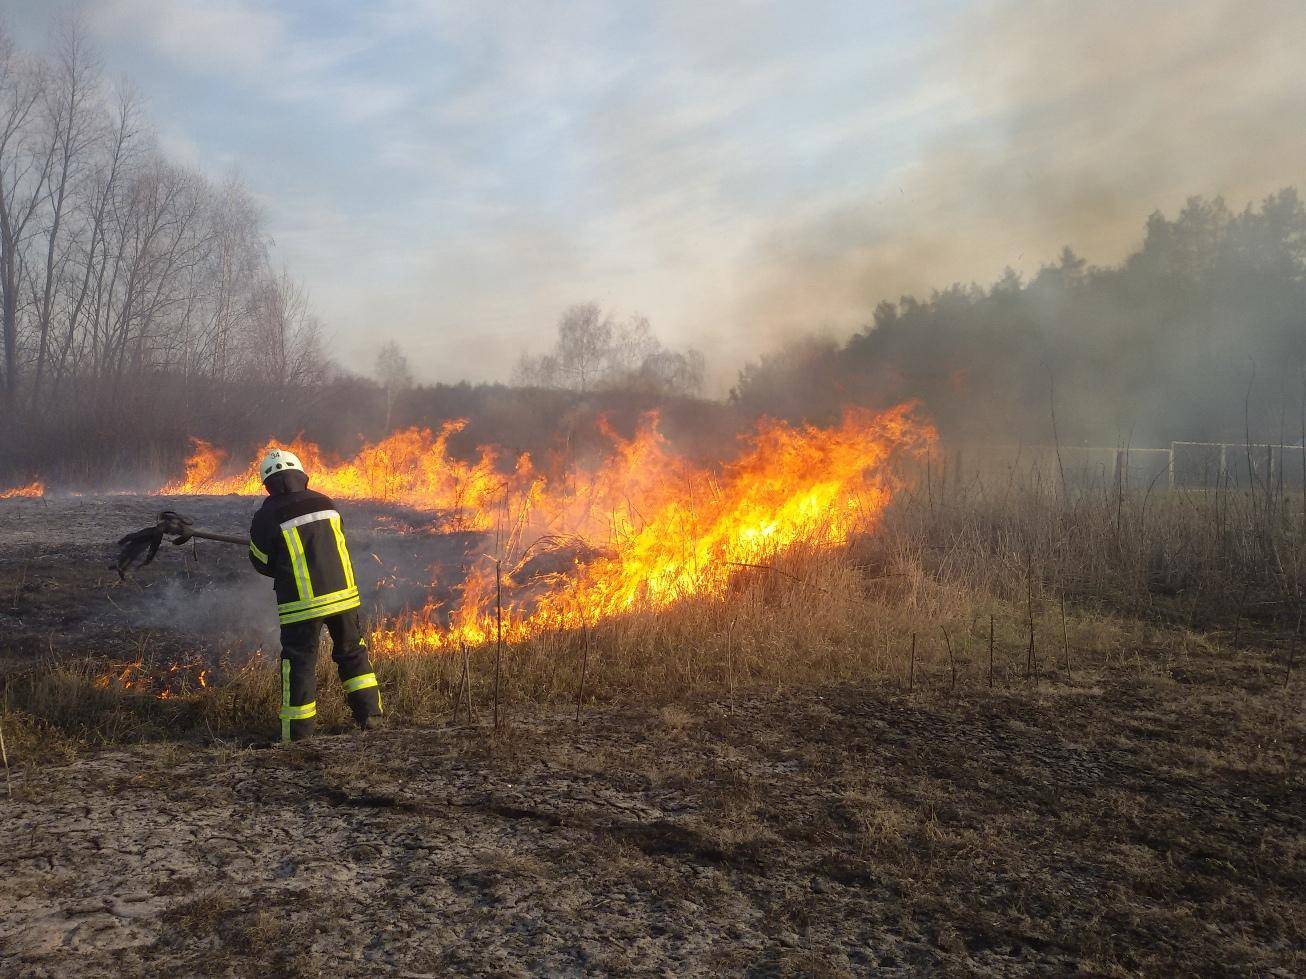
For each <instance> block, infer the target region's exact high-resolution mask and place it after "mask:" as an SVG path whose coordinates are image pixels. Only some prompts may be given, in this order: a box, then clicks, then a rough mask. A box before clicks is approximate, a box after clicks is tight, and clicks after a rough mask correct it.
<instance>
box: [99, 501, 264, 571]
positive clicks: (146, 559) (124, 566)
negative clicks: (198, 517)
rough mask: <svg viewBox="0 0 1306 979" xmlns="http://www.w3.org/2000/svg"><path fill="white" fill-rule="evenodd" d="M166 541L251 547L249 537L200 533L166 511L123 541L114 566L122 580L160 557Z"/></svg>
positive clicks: (177, 514) (188, 522)
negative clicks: (168, 539)
mask: <svg viewBox="0 0 1306 979" xmlns="http://www.w3.org/2000/svg"><path fill="white" fill-rule="evenodd" d="M165 537H171V538H172V543H174V544H185V543H186V542H187V541H188V540H191V539H192V538H197V539H199V540H215V541H220V542H222V543H224V544H240V545H242V546H244V547H248V546H249V538H248V537H237V536H235V535H233V534H218V533H214V532H213V531H211V530H200V529H199V528H198V527H196V526H195V523H194V521H192V520H191V519H190V518H189V517H184V516H182V515H181V514H180V513H178V512H177V511H176V510H164V511H162V512H161V513H160V514H159V518H158V520H157V521H156V522H155V523H154V525H153V526H150V527H145V528H143V529H141V530H135V531H132V532H131V533H130V534H126V535H125V536H123V537H122V538H120V539H119V541H118V559H117V560H116V561H115V562H114V567H115V568H117V570H118V577H119V578H120V579H126V577H127V572H128V571H129V570H130V569H131V568H132V567H133V566H136V567H143V566H144V565H147V564H149V563H150V562H151V561H153V560H154V556H155V555H156V554H158V553H159V545H161V544H162V543H163V539H164V538H165Z"/></svg>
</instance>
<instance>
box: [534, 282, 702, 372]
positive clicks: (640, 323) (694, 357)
mask: <svg viewBox="0 0 1306 979" xmlns="http://www.w3.org/2000/svg"><path fill="white" fill-rule="evenodd" d="M703 375H704V366H703V356H702V354H700V353H698V351H696V350H692V349H690V350H685V351H675V350H668V349H667V348H665V347H663V345H662V343H661V341H659V340H658V338H657V337H656V336H654V334H653V328H652V327H651V326H650V325H649V321H648V318H647V317H645V316H640V315H638V314H637V315H635V316H632V317H630V318H629V319H628V320H626V321H625V322H617V321H616V320H615V319H614V318H613V317H612V316H611V315H610V314H607V315H605V314H604V313H603V312H602V311H601V310H600V309H599V307H598V306H597V305H595V304H594V303H586V304H584V305H578V306H571V307H569V308H568V309H567V310H566V312H564V313H563V314H562V317H561V319H560V320H559V321H558V339H557V341H556V343H555V344H554V347H553V350H552V351H551V352H550V353H547V354H542V355H539V356H535V357H532V356H530V355H528V354H523V355H522V356H521V358H520V359H519V360H518V362H517V365H516V367H515V369H514V371H513V380H514V381H515V382H516V383H517V384H521V385H526V386H532V387H546V388H566V389H570V390H573V391H580V392H582V393H583V392H586V391H592V390H596V389H614V388H627V389H640V390H650V391H654V392H656V393H661V394H697V393H698V392H699V391H701V390H702V386H703Z"/></svg>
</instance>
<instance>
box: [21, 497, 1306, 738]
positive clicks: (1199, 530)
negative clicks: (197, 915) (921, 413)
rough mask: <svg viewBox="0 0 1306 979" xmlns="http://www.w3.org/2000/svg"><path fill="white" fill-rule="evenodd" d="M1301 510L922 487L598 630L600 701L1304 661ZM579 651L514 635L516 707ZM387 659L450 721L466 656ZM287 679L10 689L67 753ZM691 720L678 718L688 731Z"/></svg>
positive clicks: (485, 708) (221, 720)
mask: <svg viewBox="0 0 1306 979" xmlns="http://www.w3.org/2000/svg"><path fill="white" fill-rule="evenodd" d="M1302 514H1303V510H1302V501H1301V497H1300V494H1296V495H1293V494H1290V493H1287V492H1284V491H1282V490H1279V491H1274V490H1273V489H1271V491H1270V492H1266V491H1264V490H1254V491H1249V492H1232V491H1219V492H1217V491H1201V492H1189V491H1164V492H1156V491H1146V492H1133V493H1118V492H1110V491H1103V490H1087V491H1084V492H1081V493H1072V494H1066V493H1064V492H1062V491H1060V490H1059V488H1058V487H1057V486H1056V484H1055V482H1052V481H1048V480H1042V479H1039V480H1033V481H1029V480H1026V481H1023V482H1020V483H1017V482H1016V481H1014V480H1013V482H1012V483H1010V484H1009V485H1006V486H1003V487H1000V488H998V489H996V490H985V489H983V488H981V487H978V486H975V487H969V488H958V487H952V488H951V489H950V491H949V492H948V493H946V494H945V495H943V496H942V497H937V496H935V495H934V494H933V493H932V492H925V491H920V490H918V491H916V492H915V493H909V494H905V495H903V496H902V497H901V498H900V499H899V501H898V502H897V503H896V504H895V506H894V508H893V509H892V510H891V511H890V513H889V514H888V516H887V518H886V519H885V521H884V523H883V524H882V526H880V527H878V528H877V529H876V531H875V532H874V533H871V534H868V535H865V536H863V537H859V538H857V539H855V540H853V541H851V542H850V543H848V544H847V545H845V546H843V547H841V548H838V549H835V550H833V551H831V550H816V549H805V548H793V549H790V550H789V551H787V552H785V553H782V554H776V555H773V556H771V557H770V558H768V559H766V561H765V562H759V563H764V564H765V566H764V567H756V568H740V569H736V571H735V572H734V574H733V577H732V579H731V582H730V588H729V591H728V593H727V594H726V595H725V596H724V597H713V598H690V599H686V600H684V601H682V602H679V603H678V604H676V605H674V606H672V607H667V608H650V609H643V610H639V609H637V610H635V611H633V612H631V613H629V614H627V615H625V616H622V617H620V618H618V619H613V620H609V621H605V622H603V623H601V624H600V625H598V626H597V627H596V628H595V629H594V631H593V636H592V647H591V652H590V655H589V663H588V671H587V674H588V675H587V677H586V682H585V700H586V701H587V702H590V703H594V702H603V703H617V704H632V705H650V704H652V705H662V706H666V705H675V704H678V703H682V702H685V701H687V700H690V699H694V698H702V697H704V696H708V697H721V698H725V699H727V700H731V699H733V698H734V697H735V696H736V694H737V693H738V692H741V691H748V692H753V693H756V692H759V691H761V692H766V691H771V692H780V691H785V690H792V689H795V688H803V687H819V686H825V685H836V684H839V683H843V682H847V681H861V680H866V679H868V678H871V679H878V680H880V681H882V682H884V683H885V684H888V685H891V686H894V687H897V688H901V689H908V688H910V689H922V688H930V689H943V690H950V689H954V688H960V689H964V688H967V687H976V686H987V685H988V684H989V683H990V657H991V663H992V667H991V675H992V681H991V682H992V683H993V684H995V685H997V686H1013V685H1014V686H1017V687H1019V686H1021V685H1030V686H1032V685H1034V684H1036V683H1038V682H1046V681H1061V680H1065V679H1069V678H1077V679H1078V682H1081V683H1090V682H1091V679H1092V675H1093V673H1094V672H1095V671H1102V670H1111V671H1118V670H1130V671H1136V672H1143V673H1147V672H1157V673H1162V672H1166V671H1170V670H1174V669H1182V668H1184V664H1185V663H1186V662H1187V661H1188V660H1189V659H1190V658H1191V657H1192V656H1193V655H1194V654H1196V653H1199V652H1200V653H1203V654H1208V653H1210V652H1211V651H1212V650H1216V649H1225V650H1230V651H1232V652H1234V653H1236V652H1237V650H1238V648H1239V647H1241V646H1244V645H1246V644H1247V643H1249V642H1251V641H1253V639H1255V641H1256V642H1257V643H1260V644H1262V645H1267V644H1268V645H1270V646H1273V647H1274V648H1275V649H1276V650H1277V653H1276V655H1278V656H1279V658H1280V659H1281V660H1282V662H1283V663H1284V671H1285V673H1286V672H1287V663H1288V659H1289V657H1291V656H1293V655H1295V646H1296V644H1297V639H1296V638H1294V634H1295V633H1296V632H1297V631H1298V630H1299V629H1300V626H1301V620H1300V615H1301V607H1302V601H1301V595H1302V586H1303V581H1304V580H1306V575H1304V573H1303V568H1304V566H1306V562H1304V559H1303V516H1302ZM990 630H991V631H990ZM1031 630H1032V633H1033V647H1034V648H1033V656H1032V658H1031V655H1030V636H1031ZM913 646H914V648H915V653H914V656H913V654H912V649H913ZM990 651H991V652H990ZM582 652H583V637H582V636H581V635H580V634H578V633H576V632H557V633H549V634H542V635H538V636H536V637H534V638H532V639H531V640H529V641H526V642H522V643H518V644H514V645H513V646H511V647H510V648H508V649H507V650H506V655H505V658H504V667H505V668H504V672H503V686H502V691H501V698H502V706H503V708H504V710H505V711H507V712H509V713H511V712H512V711H514V710H525V709H529V708H530V707H531V706H533V705H539V704H561V703H568V702H574V701H575V698H576V695H577V690H578V688H579V684H580V676H581V663H582ZM1207 658H1209V657H1207ZM1301 659H1303V660H1306V655H1303V656H1301ZM493 660H494V648H493V645H492V644H491V645H490V646H487V647H483V648H480V649H476V650H473V651H472V653H471V690H472V701H473V706H474V710H475V711H476V714H477V719H478V721H480V722H481V723H487V722H488V720H489V718H490V716H491V703H492V698H493V675H494V669H493ZM376 665H377V671H378V673H379V675H380V678H381V682H382V688H383V690H384V696H385V702H386V707H387V710H388V712H390V713H391V714H393V715H395V716H397V717H399V718H401V719H403V720H406V721H409V722H415V723H435V722H443V721H446V720H448V719H449V717H450V714H451V711H452V708H453V704H454V702H455V699H456V696H457V688H458V684H459V680H460V673H461V669H462V664H461V661H460V658H459V657H457V656H451V655H441V654H422V653H411V654H399V655H387V656H385V657H383V658H381V659H380V661H379V662H378V663H377V664H376ZM1231 668H1236V664H1235V665H1233V666H1232V667H1231ZM1302 668H1303V669H1306V666H1303V667H1302ZM332 669H333V667H332V665H331V663H330V661H329V660H328V659H327V658H326V657H323V658H322V660H321V666H320V676H319V710H320V715H319V717H320V722H321V724H322V725H323V726H324V727H325V728H326V729H327V730H331V729H333V728H334V727H343V726H344V725H345V724H346V722H347V715H346V711H345V708H344V703H343V698H342V696H341V694H340V692H339V685H338V684H337V683H336V682H335V680H334V677H333V675H332ZM273 672H274V671H272V670H270V669H268V668H267V667H266V666H265V665H264V664H262V663H257V662H256V663H252V664H248V665H247V666H245V667H244V668H242V669H238V670H234V671H230V672H228V673H227V675H226V676H225V678H223V679H222V680H221V682H219V683H217V684H216V685H215V686H212V687H209V688H206V689H196V690H193V691H191V692H190V694H189V695H186V696H183V697H178V698H174V699H171V700H158V699H156V698H154V697H152V696H149V695H145V694H138V693H135V692H133V691H131V690H124V689H120V688H118V687H116V686H115V685H114V684H113V683H109V684H108V685H105V684H104V682H103V681H102V679H101V678H100V670H99V669H98V666H97V665H96V664H92V663H90V662H89V661H88V662H78V661H68V660H63V661H60V662H58V663H54V664H51V665H47V666H46V667H43V668H37V669H32V670H28V671H26V672H24V673H22V674H21V675H18V676H16V677H11V678H10V682H9V687H8V690H7V691H6V693H5V695H4V696H5V699H4V704H5V706H4V722H5V728H6V732H7V734H8V737H9V740H10V742H11V745H10V749H11V752H16V754H17V755H18V756H19V757H23V756H29V755H31V754H32V752H33V751H36V750H38V749H39V750H40V751H41V752H43V753H45V754H47V755H48V754H54V755H60V754H63V755H66V754H68V753H70V752H72V751H74V750H75V748H76V746H78V745H84V744H107V743H121V742H129V741H136V740H146V739H156V738H170V737H172V738H175V737H177V736H178V735H179V732H180V733H181V734H182V735H183V736H189V737H199V738H203V739H207V740H213V739H219V740H221V739H234V738H241V737H249V736H250V735H251V734H252V733H253V732H258V731H263V732H266V733H268V734H270V733H271V730H270V728H271V724H270V721H269V719H270V718H273V717H274V716H275V711H276V698H277V691H276V686H275V679H274V676H273ZM674 716H675V715H674V714H669V715H664V721H665V722H666V723H667V725H668V726H669V727H671V728H673V729H674V728H676V727H677V726H678V725H677V722H676V721H675V720H674ZM680 726H683V725H680Z"/></svg>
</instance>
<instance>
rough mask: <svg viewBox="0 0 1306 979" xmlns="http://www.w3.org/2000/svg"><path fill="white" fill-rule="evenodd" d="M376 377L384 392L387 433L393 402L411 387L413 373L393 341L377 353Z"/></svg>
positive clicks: (388, 342)
mask: <svg viewBox="0 0 1306 979" xmlns="http://www.w3.org/2000/svg"><path fill="white" fill-rule="evenodd" d="M376 376H377V379H378V380H379V381H380V382H381V387H382V389H383V390H384V391H385V430H386V431H387V432H388V431H390V416H391V413H392V412H393V411H394V405H395V401H396V400H397V399H398V398H399V396H400V395H401V394H403V393H404V392H405V391H407V390H408V389H409V388H411V387H412V386H413V373H412V371H411V370H409V367H408V358H407V357H406V356H404V352H403V350H402V349H401V348H400V346H399V344H397V343H395V341H393V340H389V341H387V342H386V343H385V344H383V345H382V347H381V350H380V351H379V352H378V353H377V355H376Z"/></svg>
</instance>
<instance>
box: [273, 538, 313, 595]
mask: <svg viewBox="0 0 1306 979" xmlns="http://www.w3.org/2000/svg"><path fill="white" fill-rule="evenodd" d="M281 536H282V537H284V538H285V540H286V550H287V551H289V552H290V566H291V568H293V569H294V572H295V589H296V591H298V592H299V597H300V598H301V599H305V600H306V599H311V598H312V597H313V579H312V578H310V577H309V576H308V556H307V555H306V554H305V553H304V541H303V539H302V538H301V537H300V536H299V528H298V527H289V528H287V529H285V530H283V531H281Z"/></svg>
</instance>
